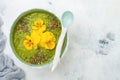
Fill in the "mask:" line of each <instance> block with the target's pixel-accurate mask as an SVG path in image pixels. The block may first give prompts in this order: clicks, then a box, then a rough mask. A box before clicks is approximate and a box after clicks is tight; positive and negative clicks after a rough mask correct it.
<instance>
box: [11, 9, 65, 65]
mask: <svg viewBox="0 0 120 80" xmlns="http://www.w3.org/2000/svg"><path fill="white" fill-rule="evenodd" d="M40 19H41V20H43V21H44V24H45V25H46V26H47V31H50V32H52V33H53V34H54V36H55V38H56V44H57V42H58V39H59V36H60V33H61V30H62V28H61V22H60V20H59V19H58V18H57V17H56V16H55V15H53V14H51V13H49V12H47V11H44V10H33V11H28V12H26V13H23V14H22V15H20V16H19V17H18V18H17V20H16V21H15V22H14V24H13V26H12V30H11V34H10V36H11V44H12V49H13V51H14V52H15V54H16V56H17V57H18V58H19V59H20V60H22V61H23V62H25V63H27V64H31V65H44V64H48V63H50V62H51V61H52V60H53V58H54V54H55V49H56V47H55V48H54V49H52V50H49V49H45V48H42V47H39V48H38V49H32V50H27V49H26V48H25V47H24V45H23V41H24V40H25V37H26V35H30V33H31V31H32V26H33V25H34V21H35V20H40ZM36 38H37V37H36ZM65 39H66V38H65ZM65 45H66V41H64V45H63V48H65ZM63 50H64V49H63ZM63 50H62V52H63Z"/></svg>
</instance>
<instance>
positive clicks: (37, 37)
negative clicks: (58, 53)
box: [23, 20, 56, 50]
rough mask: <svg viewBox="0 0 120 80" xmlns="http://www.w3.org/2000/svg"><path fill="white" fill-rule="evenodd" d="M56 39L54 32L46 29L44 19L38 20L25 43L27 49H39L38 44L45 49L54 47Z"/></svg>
mask: <svg viewBox="0 0 120 80" xmlns="http://www.w3.org/2000/svg"><path fill="white" fill-rule="evenodd" d="M44 31H45V32H44ZM55 41H56V39H55V36H54V34H53V33H52V32H49V31H46V25H44V24H43V20H36V21H35V22H34V26H33V27H32V33H31V34H30V36H28V35H27V36H26V38H25V40H24V42H23V44H24V46H25V48H26V49H27V50H31V49H33V48H34V49H37V47H38V46H40V47H43V48H45V49H54V48H55Z"/></svg>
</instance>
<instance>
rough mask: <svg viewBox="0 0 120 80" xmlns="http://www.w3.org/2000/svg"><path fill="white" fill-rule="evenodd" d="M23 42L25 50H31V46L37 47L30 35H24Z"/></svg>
mask: <svg viewBox="0 0 120 80" xmlns="http://www.w3.org/2000/svg"><path fill="white" fill-rule="evenodd" d="M23 44H24V46H25V48H26V49H27V50H31V49H32V48H34V49H37V44H35V43H34V42H33V40H32V38H31V36H26V38H25V40H24V42H23Z"/></svg>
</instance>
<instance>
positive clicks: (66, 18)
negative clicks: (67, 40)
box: [51, 11, 73, 71]
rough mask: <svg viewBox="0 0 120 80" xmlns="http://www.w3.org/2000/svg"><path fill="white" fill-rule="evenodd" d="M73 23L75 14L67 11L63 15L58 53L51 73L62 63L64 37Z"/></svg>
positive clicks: (57, 47) (56, 52)
mask: <svg viewBox="0 0 120 80" xmlns="http://www.w3.org/2000/svg"><path fill="white" fill-rule="evenodd" d="M72 21H73V14H72V12H70V11H66V12H64V13H63V15H62V32H61V35H60V37H59V40H58V44H57V46H56V51H55V56H54V60H53V65H52V68H51V71H54V69H55V68H56V67H57V65H58V63H59V61H60V54H61V49H62V45H63V41H64V37H65V35H66V32H67V29H68V27H69V26H70V24H71V23H72Z"/></svg>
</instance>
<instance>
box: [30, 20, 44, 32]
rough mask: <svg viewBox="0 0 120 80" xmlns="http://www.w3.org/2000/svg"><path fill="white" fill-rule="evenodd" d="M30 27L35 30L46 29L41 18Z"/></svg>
mask: <svg viewBox="0 0 120 80" xmlns="http://www.w3.org/2000/svg"><path fill="white" fill-rule="evenodd" d="M32 29H33V30H34V31H37V32H44V31H45V30H46V25H44V24H43V20H36V21H35V22H34V26H33V27H32Z"/></svg>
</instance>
